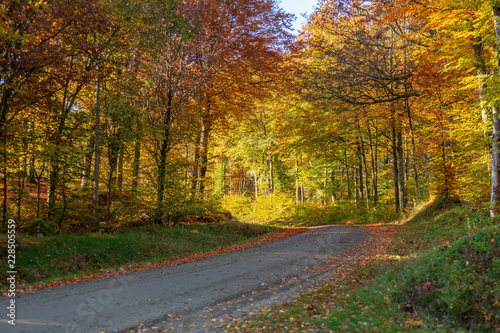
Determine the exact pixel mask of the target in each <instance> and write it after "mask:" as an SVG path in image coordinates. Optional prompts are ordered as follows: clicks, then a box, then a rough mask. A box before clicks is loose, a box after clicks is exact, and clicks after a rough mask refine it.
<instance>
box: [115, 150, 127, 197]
mask: <svg viewBox="0 0 500 333" xmlns="http://www.w3.org/2000/svg"><path fill="white" fill-rule="evenodd" d="M124 154H125V146H124V144H123V143H122V144H120V151H119V153H118V175H117V178H116V187H117V188H118V190H119V191H121V190H122V186H123V158H124Z"/></svg>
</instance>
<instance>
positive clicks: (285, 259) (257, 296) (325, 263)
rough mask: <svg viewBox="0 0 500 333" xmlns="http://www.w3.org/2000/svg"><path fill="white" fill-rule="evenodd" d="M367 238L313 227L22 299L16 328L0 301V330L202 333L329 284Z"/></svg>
mask: <svg viewBox="0 0 500 333" xmlns="http://www.w3.org/2000/svg"><path fill="white" fill-rule="evenodd" d="M368 235H369V233H368V232H366V231H365V230H364V229H362V228H358V227H354V226H324V227H316V228H311V229H309V230H308V231H306V232H305V233H303V234H300V235H296V236H292V237H289V238H285V239H281V240H278V241H275V242H272V243H267V244H264V245H261V246H257V247H253V248H249V249H246V250H242V251H237V252H232V253H227V254H224V255H220V256H215V257H212V258H208V259H204V260H200V261H196V262H191V263H186V264H180V265H175V266H170V267H161V268H157V269H152V270H147V271H142V272H137V273H131V274H126V275H121V276H115V277H113V278H108V279H100V280H94V281H89V282H82V283H78V284H73V285H69V286H63V287H59V288H53V289H48V290H40V291H37V292H32V293H26V294H21V295H20V296H19V298H17V299H16V304H15V305H16V325H15V326H12V325H10V324H8V323H7V320H8V319H9V318H8V317H7V316H6V314H7V309H6V307H7V306H8V301H9V299H8V298H7V297H2V298H0V306H1V308H2V309H3V311H2V312H3V313H2V317H0V332H23V333H29V332H36V333H42V332H51V333H53V332H82V333H88V332H102V331H105V332H125V331H127V332H129V331H130V329H131V328H132V327H148V328H149V330H156V329H158V330H162V331H163V330H169V329H172V328H173V331H175V332H188V331H189V332H205V331H207V330H208V329H209V328H210V329H213V328H215V329H216V325H217V322H218V321H219V320H220V319H222V318H225V317H226V316H233V317H237V316H239V315H241V314H243V313H244V312H245V311H248V310H251V309H254V308H256V307H261V306H264V305H267V304H271V303H274V302H277V301H285V300H287V299H289V298H290V297H291V296H293V295H296V294H298V293H300V292H301V291H302V290H305V289H307V288H311V287H314V286H316V285H318V284H320V283H323V282H325V281H328V280H331V279H334V278H335V277H336V276H338V274H340V273H342V271H343V267H344V266H346V265H350V264H351V263H352V262H353V261H355V260H357V258H359V257H362V256H363V255H365V252H366V251H368V250H363V248H358V249H356V251H355V252H354V253H350V255H346V254H347V253H349V251H351V252H352V250H353V249H354V248H355V247H356V246H358V245H359V244H360V243H361V242H362V241H363V240H366V239H367V238H368ZM62 260H64V259H62ZM144 324H145V326H144Z"/></svg>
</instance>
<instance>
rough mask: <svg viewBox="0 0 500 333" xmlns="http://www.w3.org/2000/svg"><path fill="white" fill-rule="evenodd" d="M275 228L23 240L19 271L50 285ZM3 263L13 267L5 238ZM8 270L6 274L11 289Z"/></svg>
mask: <svg viewBox="0 0 500 333" xmlns="http://www.w3.org/2000/svg"><path fill="white" fill-rule="evenodd" d="M273 230H275V228H271V227H266V226H252V225H247V224H242V223H235V222H224V223H212V224H192V225H184V226H179V227H175V228H167V227H164V226H160V225H152V226H144V227H137V228H134V229H128V230H123V231H121V232H117V233H114V234H98V233H92V234H84V235H56V236H48V237H43V238H37V237H32V236H28V235H22V234H19V235H17V243H18V246H17V251H16V267H17V269H18V272H19V273H18V274H19V275H18V277H19V278H20V279H21V281H22V282H23V283H24V284H36V283H38V282H47V281H51V280H54V279H58V278H63V277H67V276H75V275H82V274H85V273H89V272H96V271H99V270H102V269H109V268H117V267H121V266H125V265H130V264H133V263H142V262H153V261H159V260H163V259H167V258H170V257H175V256H180V255H185V254H191V253H196V252H199V251H205V250H209V249H214V248H219V247H224V246H228V245H232V244H236V243H240V242H244V241H246V240H249V239H251V238H254V237H258V236H261V235H263V234H266V233H268V232H271V231H273ZM1 239H2V240H3V242H2V243H0V245H1V248H2V250H1V253H0V256H1V259H2V262H5V263H7V257H6V255H7V249H6V243H5V240H6V237H5V235H2V238H1ZM6 271H7V270H6V269H4V270H2V271H0V281H1V282H0V286H1V288H2V289H3V288H5V282H6V281H7V280H6V276H1V275H2V274H5V272H6Z"/></svg>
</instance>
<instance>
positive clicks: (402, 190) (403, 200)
mask: <svg viewBox="0 0 500 333" xmlns="http://www.w3.org/2000/svg"><path fill="white" fill-rule="evenodd" d="M397 137H398V140H397V153H398V182H399V203H400V205H401V208H402V209H403V210H404V209H405V208H406V206H407V203H408V198H407V195H406V186H405V172H404V165H405V163H404V151H403V134H402V133H401V131H398V135H397Z"/></svg>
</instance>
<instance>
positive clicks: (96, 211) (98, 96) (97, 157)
mask: <svg viewBox="0 0 500 333" xmlns="http://www.w3.org/2000/svg"><path fill="white" fill-rule="evenodd" d="M100 112H101V82H100V80H99V79H97V92H96V105H95V133H94V136H95V149H94V156H95V157H94V200H93V210H92V216H94V218H96V219H97V218H98V217H99V165H100V162H101V161H100V158H101V154H100V152H99V149H100V144H101V133H100V130H101V118H100V117H101V114H100Z"/></svg>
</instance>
